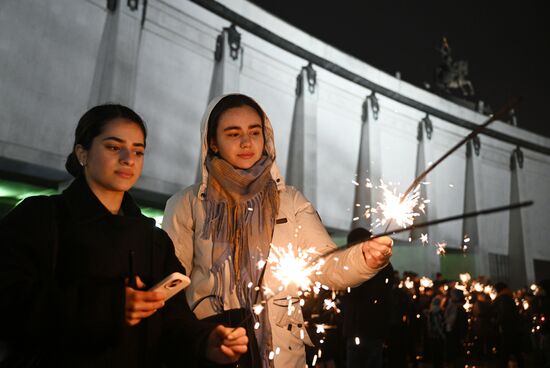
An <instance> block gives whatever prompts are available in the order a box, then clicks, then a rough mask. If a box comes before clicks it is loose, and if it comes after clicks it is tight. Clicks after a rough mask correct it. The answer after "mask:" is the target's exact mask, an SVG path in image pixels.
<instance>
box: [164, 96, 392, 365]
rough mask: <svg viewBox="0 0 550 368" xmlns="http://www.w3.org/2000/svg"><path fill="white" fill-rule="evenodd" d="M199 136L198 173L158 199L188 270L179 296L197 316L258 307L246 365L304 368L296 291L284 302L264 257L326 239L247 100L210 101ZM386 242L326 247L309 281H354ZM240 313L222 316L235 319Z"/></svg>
mask: <svg viewBox="0 0 550 368" xmlns="http://www.w3.org/2000/svg"><path fill="white" fill-rule="evenodd" d="M201 137H202V155H201V165H202V180H201V182H200V183H198V184H196V185H193V186H191V187H188V188H186V189H184V190H182V191H180V192H178V193H176V194H175V195H173V196H172V197H171V198H170V199H169V200H168V202H167V204H166V209H165V214H164V221H163V228H164V230H165V231H166V232H167V233H168V235H169V236H170V237H171V238H172V241H173V242H174V246H175V249H176V255H177V256H178V258H179V259H180V261H181V262H182V264H183V266H184V267H185V269H186V270H188V272H189V275H190V278H191V285H190V286H189V288H188V289H187V301H188V303H189V305H190V307H191V309H192V310H193V311H194V312H195V315H196V316H197V317H198V318H199V319H204V318H216V317H215V316H224V315H225V316H226V318H233V319H235V318H236V317H235V315H234V314H232V313H231V311H235V310H239V309H244V310H245V311H250V310H252V308H253V307H254V305H259V304H261V305H263V306H264V307H265V308H264V309H263V311H262V312H260V313H258V314H254V313H250V315H248V317H247V318H246V322H248V321H249V322H251V323H248V327H249V328H248V330H249V332H248V334H249V341H250V344H249V350H251V351H252V352H253V351H254V350H255V349H254V346H253V345H254V343H256V344H257V347H259V352H258V355H257V356H252V357H251V358H250V359H252V361H251V362H248V364H249V365H251V366H255V367H259V366H263V367H268V366H274V367H304V366H305V364H306V362H305V349H304V343H307V344H311V340H310V339H309V337H308V335H307V333H305V330H304V329H305V327H304V320H303V317H302V314H301V309H300V306H299V303H298V298H294V299H292V301H293V302H294V305H293V308H289V307H288V304H289V302H288V300H287V296H292V297H296V296H297V295H298V291H299V290H298V288H297V287H296V286H294V285H292V284H290V285H288V286H286V287H284V288H283V287H282V285H281V281H280V280H278V279H277V278H276V277H275V275H274V272H273V270H272V268H271V267H270V265H269V264H267V265H266V263H265V261H266V259H267V258H268V256H269V253H270V244H273V245H274V246H276V247H284V248H285V249H287V248H286V247H287V245H288V244H289V243H290V244H292V246H291V247H292V249H294V250H297V249H298V248H300V249H302V250H305V249H306V248H313V249H314V250H315V251H316V252H318V253H320V254H323V253H325V252H328V251H330V250H332V249H334V248H335V247H336V245H335V244H334V242H333V241H332V239H331V237H330V236H329V234H328V233H327V231H326V230H325V228H324V226H323V225H322V223H321V221H320V218H319V216H318V214H317V212H316V210H315V209H314V208H313V206H312V205H311V203H310V202H308V200H307V199H306V198H305V197H304V196H303V194H302V193H300V192H299V191H298V190H297V189H295V188H294V187H292V186H288V185H285V183H284V181H283V179H282V177H281V175H280V172H279V168H278V167H277V164H276V163H275V158H276V155H275V144H274V139H273V128H272V126H271V123H270V121H269V119H268V117H267V116H266V114H265V112H264V111H263V110H262V108H261V107H260V106H259V105H258V104H257V103H256V102H255V101H254V100H253V99H251V98H250V97H248V96H244V95H240V94H231V95H226V96H223V97H218V98H216V99H214V100H213V101H212V102H211V103H210V104H209V106H208V108H207V111H206V113H205V115H204V117H203V121H202V128H201ZM391 246H392V240H391V239H390V238H388V237H384V238H379V239H377V240H376V241H368V242H364V243H361V244H359V245H357V246H354V247H351V248H349V249H346V250H344V251H341V252H337V253H336V254H332V255H329V256H328V257H327V258H326V262H325V263H324V265H323V266H322V268H321V272H320V273H316V274H315V275H313V276H312V281H313V282H316V281H318V282H320V283H321V284H323V285H327V286H329V287H331V288H334V289H345V288H346V287H348V286H352V287H353V286H356V285H359V284H360V283H362V282H363V281H365V280H367V279H369V278H371V277H372V276H373V275H375V274H376V273H377V272H378V270H380V269H382V268H383V267H384V266H385V265H386V264H387V263H388V262H389V258H390V256H391V253H392V249H391ZM258 286H261V287H258ZM262 300H263V303H262ZM245 314H246V313H245ZM250 317H252V318H250ZM240 318H241V320H240V321H239V320H232V321H229V322H230V323H232V324H233V325H236V324H240V323H243V322H244V321H242V316H241V317H240ZM226 322H227V321H226ZM252 325H254V327H253V328H250V326H252ZM251 331H253V332H251ZM253 335H255V339H254V336H253ZM252 355H254V354H252ZM257 360H261V362H258V361H257Z"/></svg>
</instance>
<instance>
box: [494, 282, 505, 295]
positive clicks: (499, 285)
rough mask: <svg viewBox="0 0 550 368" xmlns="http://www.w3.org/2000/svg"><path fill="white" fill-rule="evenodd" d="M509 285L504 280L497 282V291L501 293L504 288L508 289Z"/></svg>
mask: <svg viewBox="0 0 550 368" xmlns="http://www.w3.org/2000/svg"><path fill="white" fill-rule="evenodd" d="M507 287H508V285H506V284H505V283H504V282H502V281H499V282H497V283H496V284H495V286H494V288H495V291H496V292H497V293H500V292H501V291H502V290H504V289H506V288H507Z"/></svg>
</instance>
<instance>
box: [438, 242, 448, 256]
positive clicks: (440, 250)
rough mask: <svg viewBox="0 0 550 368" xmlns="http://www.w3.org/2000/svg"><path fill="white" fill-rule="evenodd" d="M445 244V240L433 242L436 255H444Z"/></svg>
mask: <svg viewBox="0 0 550 368" xmlns="http://www.w3.org/2000/svg"><path fill="white" fill-rule="evenodd" d="M446 246H447V243H445V242H439V243H436V244H435V247H436V253H437V254H438V255H440V256H441V255H445V247H446Z"/></svg>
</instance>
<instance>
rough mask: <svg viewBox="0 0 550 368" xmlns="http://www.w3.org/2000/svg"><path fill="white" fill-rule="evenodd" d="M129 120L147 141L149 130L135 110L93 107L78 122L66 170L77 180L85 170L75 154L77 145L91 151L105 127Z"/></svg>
mask: <svg viewBox="0 0 550 368" xmlns="http://www.w3.org/2000/svg"><path fill="white" fill-rule="evenodd" d="M119 118H122V119H128V120H130V121H132V122H134V123H136V124H137V125H138V126H139V127H140V129H141V131H142V132H143V140H144V142H143V143H145V140H146V139H147V128H146V126H145V122H144V121H143V119H142V118H141V116H139V115H138V114H137V113H136V112H135V111H134V110H132V109H130V108H129V107H126V106H123V105H118V104H105V105H99V106H95V107H92V108H91V109H90V110H88V111H86V113H84V115H82V117H81V118H80V120H79V121H78V125H77V126H76V130H75V132H74V143H73V150H72V152H71V153H70V154H69V156H67V161H66V162H65V169H67V171H68V172H69V174H71V175H72V176H74V177H75V178H76V177H78V176H80V175H82V174H83V172H84V169H83V168H82V166H81V165H80V163H79V162H78V158H77V157H76V154H75V152H74V150H75V148H76V145H77V144H80V145H81V146H82V147H83V148H84V149H86V150H89V149H90V147H91V146H92V141H93V140H94V138H95V137H97V136H98V135H100V134H101V133H102V132H103V129H104V128H105V126H106V125H107V124H108V123H109V122H111V121H112V120H114V119H119Z"/></svg>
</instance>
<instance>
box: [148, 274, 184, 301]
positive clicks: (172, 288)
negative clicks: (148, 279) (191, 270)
mask: <svg viewBox="0 0 550 368" xmlns="http://www.w3.org/2000/svg"><path fill="white" fill-rule="evenodd" d="M190 283H191V279H190V278H189V277H187V276H185V275H184V274H182V273H179V272H174V273H172V274H170V275H168V276H166V277H165V278H164V279H163V280H162V281H160V282H159V283H157V284H156V285H155V286H153V287H152V288H150V289H149V290H148V291H156V292H161V293H163V294H164V296H165V300H168V299H170V298H171V297H173V296H174V295H176V294H177V293H179V292H180V291H182V290H183V289H185V288H186V287H187V286H189V284H190Z"/></svg>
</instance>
